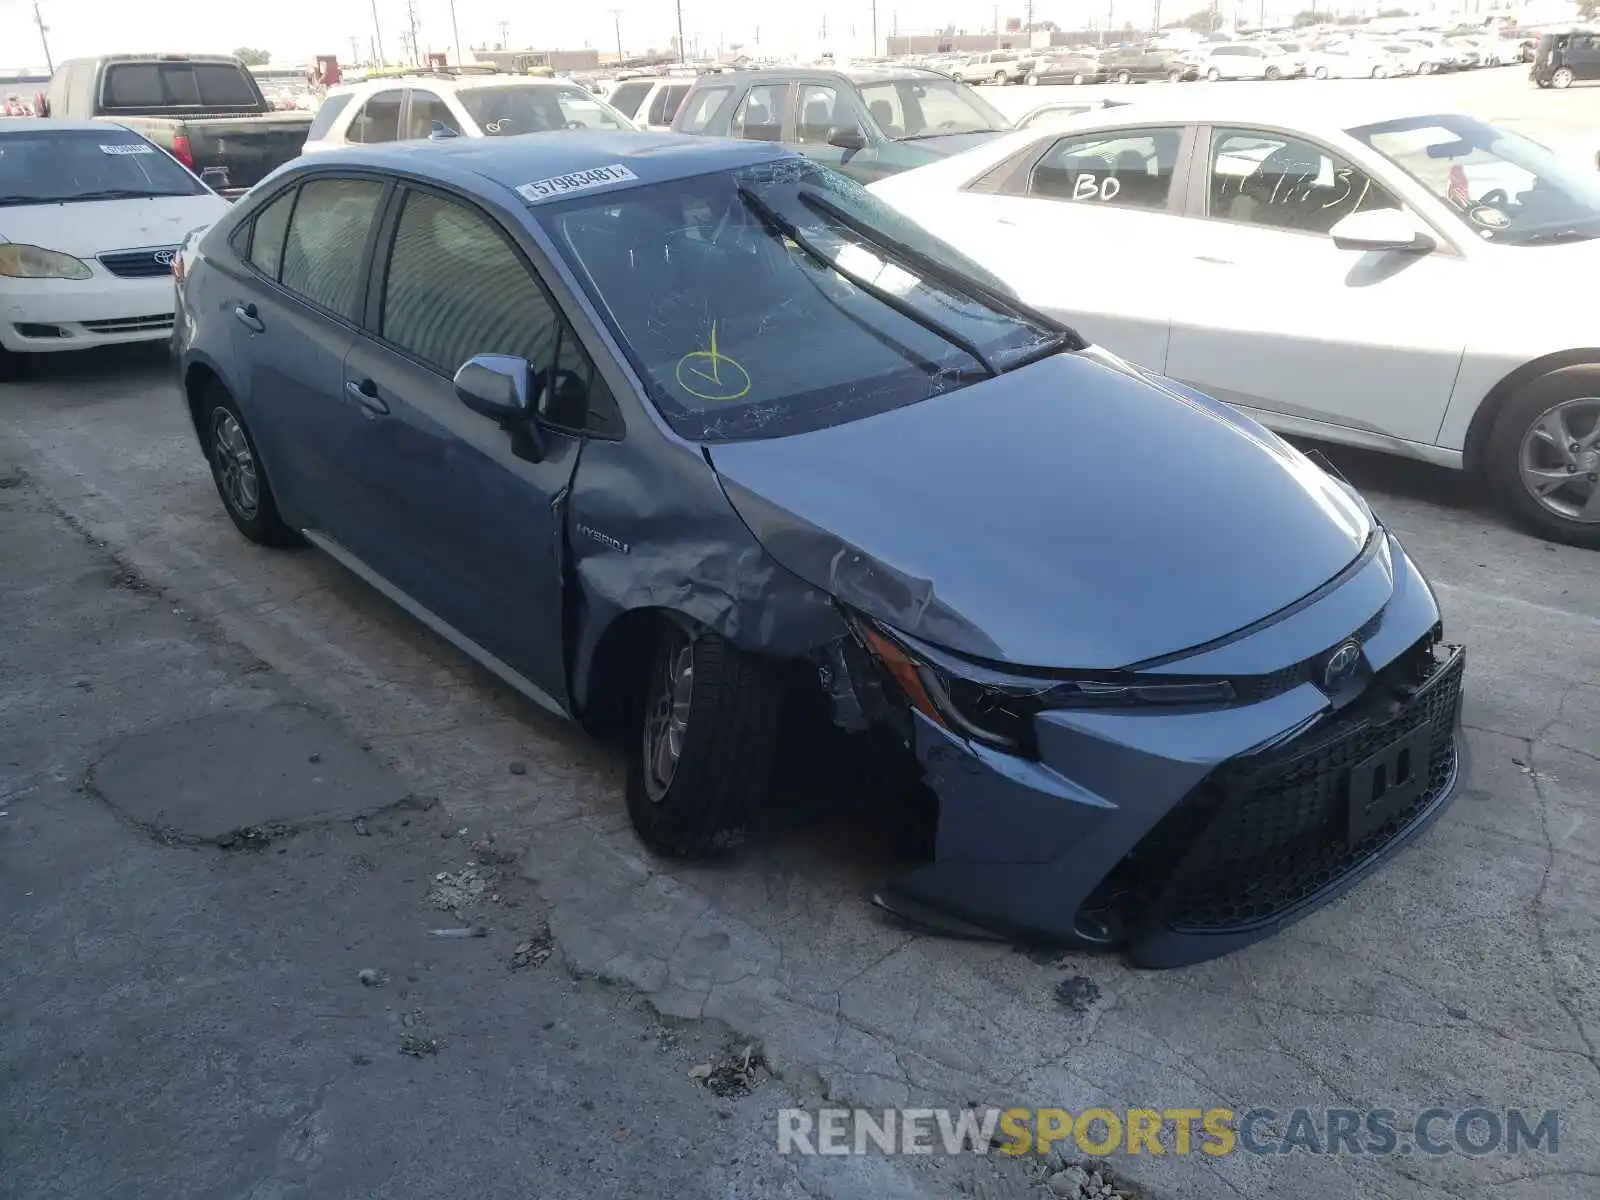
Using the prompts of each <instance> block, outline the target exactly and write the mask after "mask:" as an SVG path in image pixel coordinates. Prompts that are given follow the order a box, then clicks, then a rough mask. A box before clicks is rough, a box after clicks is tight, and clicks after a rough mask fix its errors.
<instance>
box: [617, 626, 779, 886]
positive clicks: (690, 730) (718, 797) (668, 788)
mask: <svg viewBox="0 0 1600 1200" xmlns="http://www.w3.org/2000/svg"><path fill="white" fill-rule="evenodd" d="M782 699H783V686H782V683H781V681H780V680H779V678H778V676H777V675H776V674H775V673H774V672H773V671H771V670H770V669H769V668H768V667H767V666H766V664H764V663H762V662H761V661H760V660H759V659H756V658H754V657H752V656H751V655H748V654H745V653H744V652H743V651H741V650H738V649H737V648H735V647H734V646H733V645H731V644H730V643H729V642H727V641H726V640H724V639H723V638H720V637H718V636H717V635H716V634H714V633H710V632H708V631H705V630H699V631H695V632H690V631H688V630H685V629H683V628H681V627H679V626H678V625H676V624H669V625H667V626H666V629H665V631H664V632H663V634H662V637H661V641H660V643H659V644H658V646H657V649H656V660H655V667H654V669H653V670H652V671H651V674H650V682H649V686H648V687H647V688H646V690H645V697H644V702H643V707H642V711H641V713H640V719H639V736H638V738H637V740H636V742H635V749H634V752H633V754H632V755H631V756H630V758H629V764H628V785H627V800H628V816H629V817H630V818H631V819H632V821H633V827H634V830H635V831H636V832H637V833H638V834H639V837H640V839H641V840H642V841H643V842H644V844H645V845H646V846H648V847H649V848H650V849H651V850H653V851H655V852H656V853H657V854H664V855H668V856H671V857H674V858H703V857H707V856H709V855H714V854H719V853H722V852H725V851H728V850H731V849H734V848H735V847H737V846H738V845H739V844H740V843H741V842H742V841H743V840H744V831H745V827H746V825H747V824H748V822H749V819H750V814H751V813H752V811H754V809H755V808H756V806H757V804H758V803H759V802H760V800H761V799H762V798H763V797H764V796H765V795H766V792H767V785H768V781H769V780H770V778H771V774H772V759H773V753H774V749H775V747H776V745H777V737H778V718H779V712H780V708H781V702H782Z"/></svg>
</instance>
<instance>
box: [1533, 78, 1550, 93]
mask: <svg viewBox="0 0 1600 1200" xmlns="http://www.w3.org/2000/svg"><path fill="white" fill-rule="evenodd" d="M1533 86H1534V87H1536V88H1539V89H1540V90H1541V91H1542V90H1543V89H1545V88H1547V87H1549V86H1550V81H1549V80H1548V79H1535V80H1534V81H1533Z"/></svg>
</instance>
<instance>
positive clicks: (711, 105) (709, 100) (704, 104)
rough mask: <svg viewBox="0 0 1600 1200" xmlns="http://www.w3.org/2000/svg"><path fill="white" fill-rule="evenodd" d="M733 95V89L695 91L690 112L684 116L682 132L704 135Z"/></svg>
mask: <svg viewBox="0 0 1600 1200" xmlns="http://www.w3.org/2000/svg"><path fill="white" fill-rule="evenodd" d="M732 94H733V89H732V88H731V87H708V88H700V89H698V90H697V91H695V93H694V94H693V95H692V96H691V97H690V98H689V100H688V110H687V111H686V112H685V113H684V114H683V125H682V132H684V133H704V132H705V130H706V127H707V126H708V125H710V124H711V122H712V121H714V120H715V119H716V116H717V114H718V113H719V112H721V111H722V106H723V104H724V103H726V101H727V99H728V97H729V96H730V95H732Z"/></svg>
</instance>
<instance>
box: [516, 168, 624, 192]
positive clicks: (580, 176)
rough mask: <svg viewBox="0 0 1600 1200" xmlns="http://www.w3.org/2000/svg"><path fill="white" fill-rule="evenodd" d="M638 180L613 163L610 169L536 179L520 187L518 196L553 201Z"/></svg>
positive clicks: (596, 169)
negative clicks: (573, 193)
mask: <svg viewBox="0 0 1600 1200" xmlns="http://www.w3.org/2000/svg"><path fill="white" fill-rule="evenodd" d="M637 178H639V177H638V176H637V175H635V174H634V173H633V172H632V171H630V170H628V168H627V167H625V166H623V165H622V164H621V163H612V164H611V165H610V166H609V167H591V168H589V170H587V171H570V172H568V173H567V174H565V175H552V176H551V177H550V178H549V179H535V180H534V181H533V182H532V183H524V184H522V185H521V186H520V187H518V188H517V194H518V195H520V196H521V197H522V198H523V199H524V200H551V199H554V198H555V197H556V196H565V195H566V194H567V193H568V192H582V191H586V190H587V189H589V188H597V187H604V186H605V185H606V184H608V183H622V182H625V181H626V180H629V179H637Z"/></svg>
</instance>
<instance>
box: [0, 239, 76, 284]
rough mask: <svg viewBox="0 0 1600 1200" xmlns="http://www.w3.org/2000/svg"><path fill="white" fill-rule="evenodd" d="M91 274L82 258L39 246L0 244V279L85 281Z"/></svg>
mask: <svg viewBox="0 0 1600 1200" xmlns="http://www.w3.org/2000/svg"><path fill="white" fill-rule="evenodd" d="M92 274H93V272H91V271H90V270H89V264H88V263H86V262H84V261H83V260H82V259H81V258H73V257H72V255H70V254H63V253H61V251H59V250H46V249H45V248H44V247H42V246H21V245H17V244H15V243H12V242H6V243H3V244H0V275H9V276H11V278H13V279H88V278H90V277H91V275H92Z"/></svg>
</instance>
